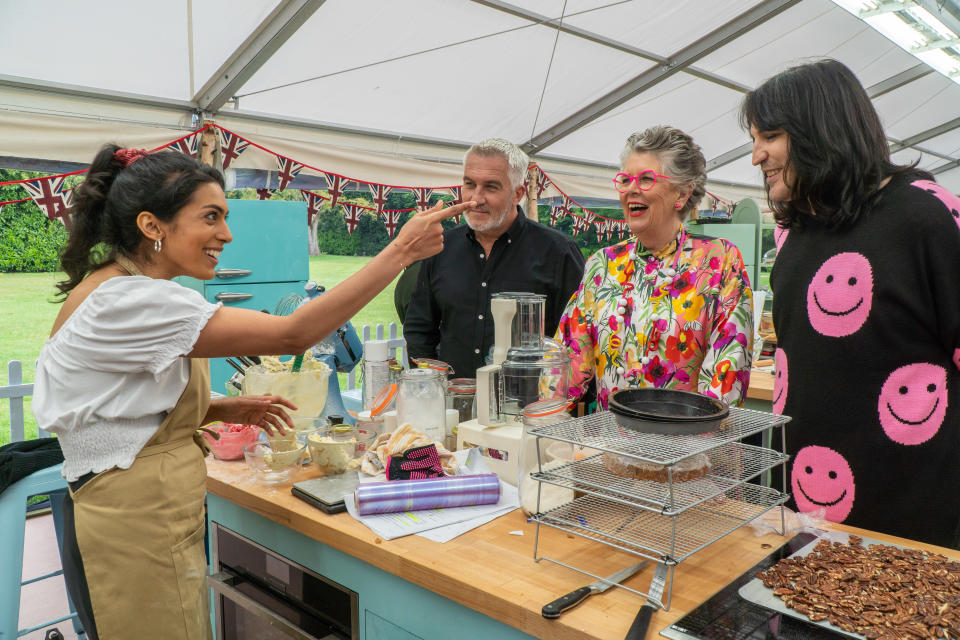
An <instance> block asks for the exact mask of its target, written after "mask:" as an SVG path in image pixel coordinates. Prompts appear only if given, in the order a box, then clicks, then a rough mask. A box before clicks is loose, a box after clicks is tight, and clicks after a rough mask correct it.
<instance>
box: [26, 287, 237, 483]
mask: <svg viewBox="0 0 960 640" xmlns="http://www.w3.org/2000/svg"><path fill="white" fill-rule="evenodd" d="M219 308H220V305H219V304H211V303H209V302H207V301H206V300H204V299H203V296H201V295H200V294H199V293H197V292H196V291H193V290H191V289H187V288H186V287H183V286H181V285H179V284H177V283H176V282H172V281H170V280H161V279H155V278H148V277H146V276H120V277H115V278H110V279H109V280H107V281H105V282H104V283H103V284H101V285H100V286H99V287H97V288H96V289H95V290H94V291H93V292H92V293H90V294H89V295H88V296H87V298H86V299H85V300H84V301H83V302H82V303H81V304H80V305H79V306H78V307H77V308H76V310H74V312H73V314H72V315H71V316H70V317H69V318H68V319H67V321H66V322H65V323H64V324H63V326H62V327H61V328H60V330H59V331H57V333H56V334H55V335H54V336H53V337H52V338H50V339H49V340H47V342H46V344H45V345H44V347H43V349H42V350H41V352H40V358H39V360H38V361H37V371H36V377H35V379H34V394H33V403H32V404H33V412H34V415H35V416H36V418H37V424H38V425H39V427H40V428H42V429H46V430H47V431H50V432H51V433H55V434H57V436H58V437H59V439H60V445H61V447H62V448H63V456H64V463H63V475H64V477H65V478H66V479H67V481H73V480H76V479H77V478H79V477H81V476H83V475H85V474H87V473H90V472H93V473H99V472H101V471H105V470H107V469H110V468H112V467H119V468H121V469H128V468H130V466H131V465H132V464H133V460H134V458H135V457H136V455H137V453H139V452H140V450H141V449H143V447H144V445H146V443H147V441H148V440H150V438H151V437H152V436H153V434H154V433H156V431H157V429H158V428H159V427H160V424H161V423H162V422H163V420H164V418H165V417H166V415H167V413H168V412H170V411H171V410H172V409H173V407H174V406H176V404H177V401H178V400H179V398H180V395H181V394H182V393H183V390H184V389H185V388H186V385H187V381H188V379H189V377H190V362H189V360H188V359H187V358H185V357H183V356H184V355H185V354H187V353H189V352H190V351H192V350H193V345H194V344H195V343H196V341H197V338H198V337H199V335H200V331H201V330H202V329H203V327H204V326H205V325H206V323H207V321H208V320H209V319H210V317H211V316H212V315H213V314H214V313H215V312H216V311H217V309H219ZM197 426H200V425H197Z"/></svg>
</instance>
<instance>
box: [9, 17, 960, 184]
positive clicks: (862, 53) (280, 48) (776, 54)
mask: <svg viewBox="0 0 960 640" xmlns="http://www.w3.org/2000/svg"><path fill="white" fill-rule="evenodd" d="M0 16H2V19H0V60H3V61H4V63H3V66H2V67H0V73H2V75H0V157H5V159H6V160H5V164H7V165H8V166H10V164H11V162H12V160H11V158H13V159H20V160H18V161H17V162H19V163H20V166H24V167H26V166H28V165H30V163H31V162H32V160H29V159H42V160H54V161H60V162H83V161H85V160H88V159H89V157H91V156H92V153H93V151H94V150H95V149H96V147H97V146H99V144H100V143H102V142H105V141H107V140H110V139H119V140H120V141H121V142H130V143H139V144H141V145H142V146H147V145H148V144H149V143H150V142H151V141H153V142H156V143H157V144H160V143H162V142H163V141H164V140H171V139H173V138H175V137H178V136H179V135H182V133H180V131H186V130H190V129H191V128H193V125H194V123H195V122H197V121H198V118H208V119H212V120H214V121H216V122H218V123H220V124H222V125H223V126H226V127H228V128H231V129H233V130H236V131H238V132H240V133H241V134H242V135H244V137H248V138H250V139H251V140H254V141H256V142H260V143H261V144H264V145H265V146H268V147H270V148H272V149H276V150H278V151H281V152H289V153H291V155H293V157H294V158H296V159H298V160H303V161H306V162H308V163H309V164H313V165H315V166H322V167H323V168H325V169H328V170H334V171H336V170H340V172H341V173H347V174H348V175H354V176H355V177H361V178H365V179H368V180H371V181H381V182H386V183H392V184H410V182H409V181H410V180H414V179H415V176H416V175H417V173H418V171H423V172H424V178H423V180H422V181H419V184H438V183H437V182H436V181H437V180H440V181H441V182H440V184H450V183H451V182H450V181H449V180H450V179H455V178H456V175H457V173H458V166H457V165H458V163H459V157H460V155H461V154H462V150H463V148H464V147H465V146H466V145H468V144H469V143H470V142H472V141H476V140H477V139H480V138H484V137H490V136H499V137H505V138H508V139H510V140H513V141H514V142H516V143H518V144H521V145H524V146H525V148H526V149H528V150H529V151H530V152H531V154H532V156H533V157H534V159H537V160H540V161H541V163H542V164H543V165H544V166H545V168H548V170H550V169H553V170H554V171H555V172H556V174H555V175H557V176H558V177H560V176H563V175H566V176H569V180H570V184H571V185H573V184H575V185H576V189H575V191H577V192H579V193H580V195H584V196H595V197H603V196H605V195H606V196H610V195H612V194H609V193H607V191H609V189H608V188H607V185H608V183H605V182H604V181H603V180H602V178H605V177H606V176H607V174H608V173H609V171H610V169H609V167H610V166H611V165H614V164H615V163H616V162H617V157H618V155H619V151H620V149H621V146H622V144H623V141H624V140H625V138H626V136H627V135H629V134H630V133H631V132H633V131H636V130H639V129H643V128H645V127H647V126H650V125H653V124H660V123H664V124H672V125H675V126H677V127H679V128H681V129H683V130H685V131H687V132H688V133H690V134H691V135H693V137H694V139H695V140H696V141H697V142H698V143H699V144H700V145H701V146H702V148H703V150H704V154H705V156H706V157H707V159H708V161H709V162H710V167H711V170H710V175H709V178H710V180H711V184H712V185H713V187H714V189H715V190H717V191H718V193H721V194H729V195H730V196H731V197H733V198H737V197H740V196H742V195H748V194H756V193H758V192H757V188H758V187H759V185H760V176H759V172H758V171H757V170H756V169H755V168H754V167H752V166H751V165H750V161H749V156H744V155H743V152H744V149H743V147H744V145H745V143H747V142H748V140H749V138H748V136H747V134H746V133H745V132H744V131H743V130H742V129H740V126H739V123H738V109H739V105H740V101H741V99H742V96H743V92H744V91H746V90H748V89H749V88H752V87H754V86H757V85H758V84H759V83H761V82H762V81H763V80H764V79H765V78H767V77H769V76H770V75H772V74H774V73H776V72H778V71H781V70H783V69H785V68H786V67H789V66H791V65H794V64H798V63H802V62H806V61H809V60H812V59H816V58H820V57H824V56H828V57H833V58H837V59H839V60H841V61H842V62H844V63H845V64H847V65H848V66H850V67H851V68H852V69H853V70H854V72H855V73H856V74H857V75H858V76H859V78H860V79H861V81H862V82H863V84H864V85H865V86H866V87H868V90H870V92H871V95H873V96H874V103H875V105H876V107H877V109H878V111H879V113H880V115H881V117H882V120H883V122H884V125H885V127H886V130H887V133H888V136H889V137H890V138H891V144H892V145H893V150H894V151H895V152H896V153H895V155H894V158H895V159H896V160H897V161H899V162H912V161H913V160H919V162H920V166H921V167H924V168H926V169H929V170H932V171H935V172H938V173H937V178H938V180H939V181H940V182H941V183H943V184H944V185H945V186H946V187H947V188H949V189H950V190H952V191H954V192H960V166H958V165H960V128H958V127H960V86H958V85H957V84H955V83H954V82H952V81H951V80H950V79H948V78H946V77H944V76H942V75H940V74H938V73H936V72H933V71H932V70H930V69H929V68H928V67H925V66H923V65H920V64H919V63H918V61H917V59H916V58H914V57H913V56H911V55H909V54H908V53H906V52H904V51H903V50H901V49H900V48H898V47H897V46H896V45H894V44H893V43H891V42H890V41H888V40H886V39H885V38H884V37H883V36H881V35H880V34H878V33H877V32H875V31H873V30H872V29H871V28H869V27H868V26H867V25H866V24H865V23H863V22H861V21H860V20H858V19H856V18H855V17H854V16H852V15H851V14H850V13H848V12H847V11H845V10H843V9H841V8H840V7H838V6H836V5H835V4H833V3H832V2H829V1H828V0H763V1H759V2H758V1H756V0H676V1H672V2H663V1H654V0H630V1H617V0H566V1H564V0H403V1H397V0H325V1H324V0H282V1H277V0H179V1H177V2H162V3H161V2H149V1H147V0H100V1H98V2H76V0H47V2H44V3H43V5H42V9H40V8H39V7H37V6H33V5H31V4H27V3H15V2H7V3H3V4H0ZM561 16H563V19H562V22H561V21H560V20H559V19H560V17H561ZM558 27H559V28H558ZM234 97H237V99H236V100H235V101H234V100H231V99H232V98H234ZM31 127H33V128H35V131H30V129H31ZM294 151H295V152H296V154H301V155H294ZM303 155H306V156H307V157H302V156H303ZM248 156H249V157H248ZM346 157H350V158H351V160H349V161H348V160H345V159H344V158H346ZM243 158H244V162H246V163H247V164H245V165H244V164H242V163H241V164H240V165H238V166H247V167H252V168H269V165H268V164H267V163H266V161H265V160H263V159H259V160H258V159H257V158H256V157H255V154H245V155H244V156H243ZM238 162H240V161H238ZM333 162H340V163H343V165H342V166H341V165H337V166H333V165H331V164H330V163H333ZM320 163H326V164H320ZM14 164H16V162H14ZM35 164H36V163H34V165H35ZM344 167H346V168H344ZM351 172H352V173H351ZM397 172H399V173H397ZM401 174H402V176H403V178H404V180H406V181H399V177H398V176H399V175H401ZM444 180H446V182H443V181H444Z"/></svg>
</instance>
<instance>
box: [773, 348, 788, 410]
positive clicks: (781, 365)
mask: <svg viewBox="0 0 960 640" xmlns="http://www.w3.org/2000/svg"><path fill="white" fill-rule="evenodd" d="M773 368H774V371H775V372H776V373H774V374H773V375H774V378H773V412H774V413H778V414H782V413H783V406H784V405H785V404H787V352H786V351H784V350H783V349H777V350H776V351H775V352H774V353H773Z"/></svg>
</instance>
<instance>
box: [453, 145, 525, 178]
mask: <svg viewBox="0 0 960 640" xmlns="http://www.w3.org/2000/svg"><path fill="white" fill-rule="evenodd" d="M470 154H475V155H478V156H484V157H490V156H500V157H502V158H504V159H505V160H506V161H507V176H508V177H509V178H510V188H511V189H516V188H517V187H518V186H520V185H521V184H523V183H524V182H525V181H526V173H527V165H528V164H530V158H529V157H527V154H525V153H524V152H523V150H522V149H521V148H520V147H518V146H517V145H515V144H513V143H512V142H510V141H509V140H504V139H503V138H487V139H486V140H481V141H480V142H478V143H476V144H475V145H473V146H472V147H470V148H469V149H467V152H466V153H465V154H464V156H463V162H464V164H466V162H467V156H469V155H470Z"/></svg>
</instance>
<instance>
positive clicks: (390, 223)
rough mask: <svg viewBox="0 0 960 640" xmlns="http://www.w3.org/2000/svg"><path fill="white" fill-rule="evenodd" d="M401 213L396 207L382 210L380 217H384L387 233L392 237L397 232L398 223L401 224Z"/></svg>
mask: <svg viewBox="0 0 960 640" xmlns="http://www.w3.org/2000/svg"><path fill="white" fill-rule="evenodd" d="M400 214H401V212H400V211H397V210H396V209H388V210H386V211H381V212H380V217H381V218H383V226H385V227H386V228H387V235H389V236H390V237H391V238H392V237H393V234H395V233H396V232H397V225H398V224H400Z"/></svg>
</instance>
